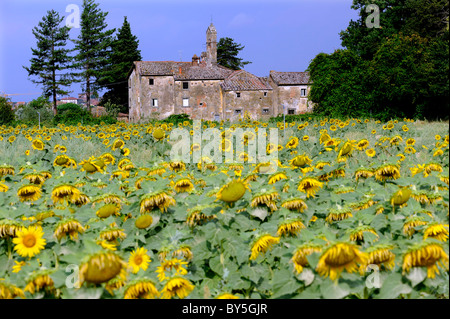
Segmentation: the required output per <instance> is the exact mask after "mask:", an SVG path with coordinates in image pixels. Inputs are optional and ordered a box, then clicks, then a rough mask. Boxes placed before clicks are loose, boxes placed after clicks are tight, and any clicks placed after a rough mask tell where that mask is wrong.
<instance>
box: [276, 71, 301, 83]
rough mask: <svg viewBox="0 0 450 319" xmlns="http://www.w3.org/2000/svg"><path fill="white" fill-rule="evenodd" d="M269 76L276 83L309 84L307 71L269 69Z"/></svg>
mask: <svg viewBox="0 0 450 319" xmlns="http://www.w3.org/2000/svg"><path fill="white" fill-rule="evenodd" d="M270 76H271V77H272V79H273V81H274V82H275V83H276V84H277V85H299V84H309V83H310V80H309V72H277V71H270Z"/></svg>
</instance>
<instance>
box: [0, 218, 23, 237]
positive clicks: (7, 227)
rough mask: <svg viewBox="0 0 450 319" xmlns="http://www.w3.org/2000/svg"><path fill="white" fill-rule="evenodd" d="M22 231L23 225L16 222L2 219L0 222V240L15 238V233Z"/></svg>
mask: <svg viewBox="0 0 450 319" xmlns="http://www.w3.org/2000/svg"><path fill="white" fill-rule="evenodd" d="M22 229H24V225H23V224H22V223H21V222H19V221H16V220H12V219H2V220H0V238H4V237H7V236H9V237H11V238H12V237H16V236H17V233H18V232H19V231H20V230H22Z"/></svg>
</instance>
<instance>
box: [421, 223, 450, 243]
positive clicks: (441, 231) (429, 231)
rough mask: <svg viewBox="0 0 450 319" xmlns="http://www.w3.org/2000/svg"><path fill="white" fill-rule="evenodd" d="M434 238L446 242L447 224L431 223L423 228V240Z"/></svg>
mask: <svg viewBox="0 0 450 319" xmlns="http://www.w3.org/2000/svg"><path fill="white" fill-rule="evenodd" d="M427 238H434V239H437V240H439V241H443V242H446V241H447V240H448V224H441V223H439V222H432V223H430V224H428V225H427V227H426V228H425V231H424V234H423V239H427Z"/></svg>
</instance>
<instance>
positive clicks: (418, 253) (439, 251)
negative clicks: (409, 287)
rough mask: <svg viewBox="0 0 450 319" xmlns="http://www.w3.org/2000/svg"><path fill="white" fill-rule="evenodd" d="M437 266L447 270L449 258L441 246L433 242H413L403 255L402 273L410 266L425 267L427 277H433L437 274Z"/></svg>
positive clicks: (408, 269) (409, 268) (407, 270)
mask: <svg viewBox="0 0 450 319" xmlns="http://www.w3.org/2000/svg"><path fill="white" fill-rule="evenodd" d="M438 266H441V267H442V268H444V269H445V270H447V271H448V267H449V260H448V255H447V254H446V253H445V251H444V249H443V248H442V246H441V245H440V244H437V243H435V242H427V241H424V242H421V243H417V244H414V245H412V246H411V247H410V248H408V250H407V251H406V252H405V254H404V255H403V265H402V269H403V274H405V273H407V272H409V271H410V270H411V268H412V267H427V276H428V278H435V277H436V274H439V269H438Z"/></svg>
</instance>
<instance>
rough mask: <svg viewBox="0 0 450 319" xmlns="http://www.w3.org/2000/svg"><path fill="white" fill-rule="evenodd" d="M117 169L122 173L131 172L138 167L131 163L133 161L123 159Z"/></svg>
mask: <svg viewBox="0 0 450 319" xmlns="http://www.w3.org/2000/svg"><path fill="white" fill-rule="evenodd" d="M117 168H118V169H119V170H121V171H130V170H132V169H133V168H136V167H135V166H134V164H133V162H131V160H129V159H128V158H123V159H121V160H120V161H119V163H117Z"/></svg>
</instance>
